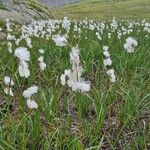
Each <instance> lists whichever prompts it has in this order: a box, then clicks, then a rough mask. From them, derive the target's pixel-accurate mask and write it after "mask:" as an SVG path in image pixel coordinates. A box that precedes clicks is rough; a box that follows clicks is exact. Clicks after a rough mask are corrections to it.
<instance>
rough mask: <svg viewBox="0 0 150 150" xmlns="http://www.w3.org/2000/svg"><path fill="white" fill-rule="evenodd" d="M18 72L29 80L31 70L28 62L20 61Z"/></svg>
mask: <svg viewBox="0 0 150 150" xmlns="http://www.w3.org/2000/svg"><path fill="white" fill-rule="evenodd" d="M18 70H19V74H20V76H21V77H25V78H28V77H29V76H30V70H29V66H28V63H27V62H25V61H20V64H19V68H18Z"/></svg>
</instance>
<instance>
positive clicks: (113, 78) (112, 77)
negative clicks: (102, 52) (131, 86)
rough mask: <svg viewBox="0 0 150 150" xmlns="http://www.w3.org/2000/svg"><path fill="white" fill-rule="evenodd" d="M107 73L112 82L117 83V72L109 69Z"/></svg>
mask: <svg viewBox="0 0 150 150" xmlns="http://www.w3.org/2000/svg"><path fill="white" fill-rule="evenodd" d="M106 73H107V75H108V76H110V80H111V82H115V81H116V76H115V70H114V69H109V70H107V72H106Z"/></svg>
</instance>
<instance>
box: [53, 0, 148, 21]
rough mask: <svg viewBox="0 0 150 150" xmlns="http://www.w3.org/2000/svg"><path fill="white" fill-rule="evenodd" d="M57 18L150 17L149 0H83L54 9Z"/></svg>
mask: <svg viewBox="0 0 150 150" xmlns="http://www.w3.org/2000/svg"><path fill="white" fill-rule="evenodd" d="M52 12H53V15H54V16H55V17H56V18H63V17H64V16H68V17H69V18H72V19H78V20H79V19H80V20H82V19H85V18H88V19H94V20H99V19H111V18H112V17H117V18H119V19H139V18H140V19H142V18H145V19H146V18H147V19H149V18H150V1H149V0H81V2H79V3H74V4H69V5H65V6H62V7H59V8H57V9H54V10H52Z"/></svg>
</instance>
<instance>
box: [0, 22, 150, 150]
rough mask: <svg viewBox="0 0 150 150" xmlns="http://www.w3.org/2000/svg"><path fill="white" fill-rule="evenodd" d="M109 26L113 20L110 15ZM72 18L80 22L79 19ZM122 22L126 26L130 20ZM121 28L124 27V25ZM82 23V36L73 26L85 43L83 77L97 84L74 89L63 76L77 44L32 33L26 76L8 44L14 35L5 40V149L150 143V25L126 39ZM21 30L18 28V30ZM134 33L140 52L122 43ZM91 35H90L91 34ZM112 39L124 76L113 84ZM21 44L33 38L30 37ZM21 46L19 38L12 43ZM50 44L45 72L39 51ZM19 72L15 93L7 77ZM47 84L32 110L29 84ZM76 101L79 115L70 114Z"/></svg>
mask: <svg viewBox="0 0 150 150" xmlns="http://www.w3.org/2000/svg"><path fill="white" fill-rule="evenodd" d="M107 24H108V26H109V25H110V24H109V23H107ZM72 26H73V24H72ZM123 26H126V27H127V24H126V22H123ZM119 28H120V27H119ZM81 29H82V31H83V32H82V33H81V36H80V37H77V38H74V37H73V36H74V35H75V34H76V35H78V34H77V33H75V32H73V31H72V29H71V31H70V32H69V38H68V41H69V44H70V45H73V46H74V45H75V44H77V43H78V44H79V47H80V48H81V54H80V57H81V61H82V65H83V67H84V69H85V73H84V75H83V76H84V77H85V78H86V79H87V80H90V81H91V85H92V87H91V90H90V92H88V93H86V94H83V93H74V92H72V91H71V90H70V88H68V87H63V86H61V84H60V76H61V74H62V73H63V71H64V69H66V68H70V63H69V52H70V47H69V46H66V47H63V48H60V47H56V46H55V43H54V42H53V41H52V40H51V39H49V40H45V39H42V38H35V37H32V43H33V48H32V49H29V51H30V53H31V60H30V62H29V66H30V71H31V76H30V77H29V78H28V79H24V78H21V77H19V74H18V71H17V67H18V62H17V60H16V58H14V56H13V54H10V53H9V52H8V51H7V41H5V42H3V43H0V72H1V74H0V88H1V90H0V149H2V150H7V149H8V150H16V149H22V150H25V149H33V150H35V149H42V150H49V149H56V150H82V149H85V150H97V149H101V148H103V149H112V150H113V149H114V150H115V149H125V150H137V149H142V150H144V149H145V150H146V149H149V146H148V143H149V140H150V139H149V137H150V126H149V120H150V116H149V114H150V101H149V100H150V61H149V58H150V43H149V38H145V35H147V33H146V32H142V31H140V32H136V31H138V30H139V29H142V27H141V26H140V27H134V31H135V32H133V33H131V34H130V35H124V36H122V38H121V39H120V40H119V39H117V38H116V32H114V33H113V32H112V38H111V39H108V38H107V34H108V33H109V32H111V29H110V27H108V29H105V30H104V33H103V35H102V41H99V40H98V39H97V38H96V37H95V33H94V32H95V31H90V30H89V29H83V28H82V26H81ZM13 34H14V35H16V37H18V36H19V34H20V33H19V32H18V31H15V32H13ZM128 36H133V37H135V38H136V39H137V40H138V47H137V48H136V50H135V52H134V53H133V54H128V53H127V52H126V51H125V50H124V49H123V44H124V42H125V39H126V38H127V37H128ZM85 37H87V39H86V38H85ZM104 45H108V46H109V50H110V54H111V58H112V61H113V67H114V69H115V71H116V76H117V82H116V83H114V84H112V83H110V82H109V78H108V76H107V75H106V73H105V70H104V67H103V54H102V52H103V51H102V47H103V46H104ZM19 46H26V44H25V42H24V41H23V42H22V43H21V44H20V45H19ZM15 48H17V46H15V44H14V43H13V50H15ZM41 48H43V49H45V54H44V57H45V62H46V64H47V68H46V70H45V71H44V72H41V71H40V70H39V67H38V63H37V59H38V57H39V56H40V54H39V52H38V50H39V49H41ZM6 75H9V76H11V77H12V78H13V80H14V82H15V86H14V87H13V91H14V93H15V97H13V98H11V97H9V96H6V95H5V94H4V92H3V88H4V87H5V85H4V82H3V78H4V76H6ZM34 84H35V85H38V86H39V87H40V89H39V92H38V94H36V95H35V97H34V99H35V101H36V102H37V103H38V105H39V108H38V109H36V110H30V109H28V108H27V106H26V100H25V99H24V98H23V96H22V92H23V91H24V90H25V89H26V88H28V87H30V86H31V85H34ZM72 101H73V102H75V105H76V109H75V112H76V115H75V114H73V115H72V114H70V109H69V108H70V107H73V106H72V104H71V102H72ZM75 122H76V125H75V127H76V129H78V130H77V132H76V133H75V134H73V133H72V132H71V131H70V130H71V125H72V123H75Z"/></svg>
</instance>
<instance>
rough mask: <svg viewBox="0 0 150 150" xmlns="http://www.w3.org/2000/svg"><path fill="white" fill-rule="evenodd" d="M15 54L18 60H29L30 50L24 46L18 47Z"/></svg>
mask: <svg viewBox="0 0 150 150" xmlns="http://www.w3.org/2000/svg"><path fill="white" fill-rule="evenodd" d="M15 56H16V57H17V58H18V59H19V60H20V61H29V60H30V52H29V51H28V50H27V48H26V47H19V48H17V49H16V50H15Z"/></svg>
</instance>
